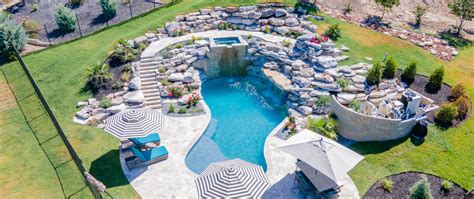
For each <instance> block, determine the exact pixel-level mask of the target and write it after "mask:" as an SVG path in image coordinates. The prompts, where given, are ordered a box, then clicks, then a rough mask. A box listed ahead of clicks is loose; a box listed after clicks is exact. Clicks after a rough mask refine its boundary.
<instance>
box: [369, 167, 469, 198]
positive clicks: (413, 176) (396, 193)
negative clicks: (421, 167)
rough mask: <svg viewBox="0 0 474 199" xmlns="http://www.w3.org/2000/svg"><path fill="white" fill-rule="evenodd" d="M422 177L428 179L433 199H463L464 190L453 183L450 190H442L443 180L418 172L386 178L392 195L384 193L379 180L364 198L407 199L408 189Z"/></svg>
mask: <svg viewBox="0 0 474 199" xmlns="http://www.w3.org/2000/svg"><path fill="white" fill-rule="evenodd" d="M422 175H426V177H427V178H428V182H429V183H430V185H431V195H432V196H433V198H464V195H465V194H466V193H467V191H466V190H464V189H463V188H461V187H460V186H459V185H457V184H454V183H453V187H452V188H451V190H449V191H444V190H442V189H441V182H442V181H443V179H442V178H440V177H437V176H434V175H430V174H423V173H418V172H405V173H399V174H395V175H392V176H388V177H387V178H388V179H390V180H392V181H393V191H392V193H388V192H387V191H385V190H384V189H383V187H382V181H381V180H379V181H377V182H375V183H374V184H373V185H372V187H370V189H369V190H368V191H367V193H366V194H365V196H364V198H407V197H408V195H409V194H410V188H411V187H412V186H413V184H415V183H416V182H418V181H419V180H420V179H421V177H422Z"/></svg>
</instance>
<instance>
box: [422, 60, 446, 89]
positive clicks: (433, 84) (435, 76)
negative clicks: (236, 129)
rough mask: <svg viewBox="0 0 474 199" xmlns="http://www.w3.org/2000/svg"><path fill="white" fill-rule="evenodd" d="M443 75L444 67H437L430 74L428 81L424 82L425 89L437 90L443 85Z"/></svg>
mask: <svg viewBox="0 0 474 199" xmlns="http://www.w3.org/2000/svg"><path fill="white" fill-rule="evenodd" d="M443 77H444V67H443V66H440V67H438V68H437V69H436V70H435V71H433V73H431V75H430V79H429V80H428V83H426V90H427V91H429V92H434V93H435V92H438V90H439V89H441V86H442V85H443Z"/></svg>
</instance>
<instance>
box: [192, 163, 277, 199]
mask: <svg viewBox="0 0 474 199" xmlns="http://www.w3.org/2000/svg"><path fill="white" fill-rule="evenodd" d="M194 181H195V182H196V186H197V190H198V196H199V197H200V198H242V197H247V198H261V197H262V195H263V193H264V192H265V191H266V190H267V189H268V188H270V182H269V181H268V179H267V176H266V175H265V172H263V169H262V167H261V166H257V165H254V164H251V163H248V162H245V161H243V160H240V159H233V160H228V161H223V162H215V163H212V164H210V165H209V166H208V167H207V168H206V170H204V171H203V172H202V173H201V175H199V177H198V178H196V179H195V180H194Z"/></svg>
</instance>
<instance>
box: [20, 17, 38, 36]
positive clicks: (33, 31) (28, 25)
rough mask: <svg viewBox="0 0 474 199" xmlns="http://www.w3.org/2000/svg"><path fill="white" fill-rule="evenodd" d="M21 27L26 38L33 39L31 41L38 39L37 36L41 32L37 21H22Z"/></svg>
mask: <svg viewBox="0 0 474 199" xmlns="http://www.w3.org/2000/svg"><path fill="white" fill-rule="evenodd" d="M21 25H22V26H23V28H24V29H25V31H26V33H27V34H28V37H30V38H33V39H37V38H38V34H39V32H40V31H41V27H40V25H39V24H38V22H37V21H35V20H33V19H25V20H23V23H22V24H21Z"/></svg>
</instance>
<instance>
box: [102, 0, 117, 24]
mask: <svg viewBox="0 0 474 199" xmlns="http://www.w3.org/2000/svg"><path fill="white" fill-rule="evenodd" d="M100 7H102V14H103V15H104V17H105V18H106V19H107V20H110V19H112V18H114V17H115V15H116V14H117V2H116V1H115V0H100Z"/></svg>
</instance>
